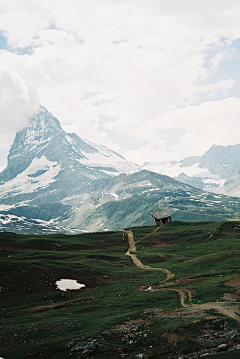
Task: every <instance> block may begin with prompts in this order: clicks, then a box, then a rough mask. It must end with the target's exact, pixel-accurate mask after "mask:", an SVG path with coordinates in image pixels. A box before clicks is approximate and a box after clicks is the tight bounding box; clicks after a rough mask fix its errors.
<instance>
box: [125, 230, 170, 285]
mask: <svg viewBox="0 0 240 359" xmlns="http://www.w3.org/2000/svg"><path fill="white" fill-rule="evenodd" d="M123 232H125V233H127V236H128V244H129V248H128V250H127V252H126V253H125V255H126V256H129V257H131V258H132V261H133V263H134V264H135V265H136V266H137V267H139V268H142V269H147V270H159V271H161V272H163V273H165V274H166V276H167V277H166V279H164V281H163V282H166V281H167V280H168V279H171V278H173V277H174V274H173V273H172V272H170V270H168V269H164V268H153V267H149V266H146V265H145V264H142V262H141V261H140V259H139V258H138V257H137V255H136V254H132V253H131V252H137V248H136V245H135V241H134V236H133V232H132V231H131V230H128V229H125V230H124V231H123ZM145 237H146V236H145ZM145 237H144V238H145Z"/></svg>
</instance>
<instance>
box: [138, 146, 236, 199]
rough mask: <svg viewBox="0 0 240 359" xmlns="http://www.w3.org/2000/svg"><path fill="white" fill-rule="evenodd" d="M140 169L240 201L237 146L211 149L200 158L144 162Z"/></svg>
mask: <svg viewBox="0 0 240 359" xmlns="http://www.w3.org/2000/svg"><path fill="white" fill-rule="evenodd" d="M142 168H143V169H146V170H148V171H153V172H156V173H161V174H165V175H167V176H170V177H172V178H175V179H177V180H179V181H181V182H183V183H187V184H189V185H191V186H194V187H197V188H199V189H202V190H204V191H209V192H215V193H222V194H227V195H231V196H237V197H240V180H239V172H240V144H238V145H233V146H226V147H224V146H212V147H211V148H210V149H209V150H208V151H207V152H205V153H204V154H203V156H201V157H188V158H185V159H183V160H182V161H178V162H176V161H171V162H146V163H144V164H143V167H142Z"/></svg>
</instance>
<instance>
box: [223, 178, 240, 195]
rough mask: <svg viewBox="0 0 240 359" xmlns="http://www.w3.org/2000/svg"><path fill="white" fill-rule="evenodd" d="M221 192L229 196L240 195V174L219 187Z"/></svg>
mask: <svg viewBox="0 0 240 359" xmlns="http://www.w3.org/2000/svg"><path fill="white" fill-rule="evenodd" d="M219 193H223V194H226V195H228V196H235V197H240V174H237V175H236V176H234V177H232V178H231V179H229V180H227V181H226V182H225V183H224V185H223V186H222V187H221V188H220V189H219Z"/></svg>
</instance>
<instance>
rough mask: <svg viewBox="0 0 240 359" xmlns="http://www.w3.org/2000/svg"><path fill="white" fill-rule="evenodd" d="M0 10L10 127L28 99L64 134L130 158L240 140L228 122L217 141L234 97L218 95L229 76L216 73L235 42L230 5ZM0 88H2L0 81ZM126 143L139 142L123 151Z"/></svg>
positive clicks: (45, 5) (153, 2)
mask: <svg viewBox="0 0 240 359" xmlns="http://www.w3.org/2000/svg"><path fill="white" fill-rule="evenodd" d="M0 14H1V15H0V30H2V31H3V33H4V34H5V36H6V37H7V39H8V43H9V45H10V47H11V52H10V51H7V50H5V51H2V52H1V54H0V56H1V62H2V63H5V64H8V65H9V66H10V68H9V70H8V76H9V79H8V81H7V82H9V83H12V84H15V85H12V86H13V89H14V91H13V93H15V94H16V99H18V100H17V102H16V103H19V105H17V107H19V108H20V110H18V111H15V112H13V113H12V115H11V118H14V120H13V122H14V126H12V128H13V130H17V129H18V128H21V127H22V126H23V125H24V123H25V122H24V120H23V118H22V116H23V115H22V114H24V113H26V112H28V108H29V110H31V109H32V108H35V107H36V95H35V93H37V94H38V96H39V100H40V102H41V103H42V104H43V105H44V106H46V107H47V108H49V110H50V111H51V112H53V113H54V114H55V115H56V117H57V118H58V119H59V120H60V122H61V124H62V125H63V126H64V129H65V130H67V131H72V132H77V133H78V134H79V135H81V136H83V137H86V138H88V139H90V140H93V141H96V142H100V143H104V144H105V145H107V146H110V147H111V148H113V149H114V150H121V151H124V152H123V154H126V156H127V157H128V158H129V159H132V160H134V161H136V162H141V161H143V160H150V158H156V157H158V156H164V157H165V158H166V157H169V158H170V157H171V158H172V157H173V158H174V156H175V157H179V156H185V154H187V155H191V154H194V153H197V152H198V154H201V153H199V151H203V150H205V149H207V146H210V145H211V144H213V143H217V144H218V143H219V144H220V143H223V142H224V141H225V142H224V143H226V144H230V143H233V142H240V140H237V134H236V131H235V128H234V127H230V126H229V127H228V129H227V131H228V135H227V136H226V137H225V140H224V141H223V138H222V130H223V127H224V126H225V118H226V117H225V116H228V120H229V121H230V122H231V123H232V124H233V125H234V126H236V118H237V115H238V112H237V111H238V99H237V98H235V99H232V98H229V99H227V97H228V96H229V93H230V90H231V91H233V89H234V88H235V86H236V79H235V78H230V77H226V75H225V74H224V73H218V69H219V65H220V64H221V62H222V61H225V60H228V59H230V58H231V56H234V54H233V53H232V51H231V47H232V44H233V42H234V41H235V40H236V39H238V38H240V22H239V17H240V8H239V3H238V1H237V0H235V1H233V0H230V1H228V2H226V1H223V0H215V1H212V2H208V3H206V2H204V1H198V2H196V0H188V1H186V0H167V1H166V0H149V1H147V2H146V1H145V0H144V1H143V0H138V1H136V0H128V1H126V0H122V1H117V0H111V1H110V0H92V1H87V0H70V1H67V0H51V1H47V0H42V1H41V2H38V1H37V2H32V1H30V0H19V1H18V2H16V1H14V0H3V1H2V2H1V4H0ZM9 49H10V48H9ZM13 49H14V51H13ZM207 62H208V66H206V63H207ZM213 74H214V81H213V80H212V78H213ZM13 79H15V82H14V80H13ZM16 79H17V80H16ZM16 83H17V84H18V85H16ZM4 86H5V87H6V91H9V88H7V86H6V77H5V85H4ZM33 89H34V90H33ZM4 91H5V90H4ZM10 92H12V90H11V91H10ZM23 93H24V94H25V95H24V96H25V97H24V96H23V97H22V95H20V94H23ZM27 93H28V97H27V95H26V94H27ZM231 96H232V92H231ZM13 97H14V96H13ZM13 97H12V100H11V101H13V100H14V98H13ZM224 97H226V100H223V98H224ZM24 98H25V99H24ZM27 98H28V100H26V99H27ZM11 101H10V100H9V104H10V103H11ZM31 102H32V103H31ZM201 102H205V103H202V104H201ZM233 103H234V106H233ZM196 104H197V105H196ZM194 105H195V106H194ZM6 106H7V105H6V104H5V107H3V109H4V108H6V109H5V110H4V111H5V113H7V107H6ZM231 106H233V107H231ZM8 107H9V108H10V111H13V110H11V108H12V109H13V107H12V106H10V105H8ZM1 112H2V111H1ZM9 113H11V112H9ZM19 114H20V115H19ZM4 116H6V115H5V114H4V113H3V115H1V118H3V117H4ZM18 123H19V126H18V125H17V124H18ZM200 124H201V125H203V128H205V129H206V130H205V131H203V130H202V129H199V125H200ZM25 125H26V123H25ZM10 127H11V126H8V125H7V127H6V130H5V132H8V131H9V133H12V132H13V130H12V131H10ZM167 128H168V129H169V131H168V132H165V134H164V135H163V134H162V133H161V129H167ZM179 128H180V129H183V130H184V131H186V132H187V133H186V135H184V136H183V137H182V138H180V140H179V139H178V141H176V143H173V141H171V129H179ZM183 130H181V131H182V132H181V133H179V136H180V135H182V133H185V132H184V131H183ZM112 131H116V132H117V133H118V134H119V138H118V139H117V138H116V136H114V139H113V136H111V135H110V134H111V133H112ZM175 131H177V130H175ZM166 134H168V135H166ZM175 135H176V133H175ZM121 136H122V137H121ZM166 136H168V138H167V137H166ZM126 138H129V141H131V138H132V139H134V141H135V140H137V139H139V142H140V143H144V144H145V143H148V144H147V145H143V146H144V147H142V148H139V149H137V146H135V147H136V149H134V150H133V149H132V147H131V143H130V144H129V147H127V144H126V141H125V140H126ZM196 138H197V140H196ZM226 139H227V140H228V141H229V142H228V143H227V141H226ZM186 149H187V150H186ZM190 151H193V153H191V152H190Z"/></svg>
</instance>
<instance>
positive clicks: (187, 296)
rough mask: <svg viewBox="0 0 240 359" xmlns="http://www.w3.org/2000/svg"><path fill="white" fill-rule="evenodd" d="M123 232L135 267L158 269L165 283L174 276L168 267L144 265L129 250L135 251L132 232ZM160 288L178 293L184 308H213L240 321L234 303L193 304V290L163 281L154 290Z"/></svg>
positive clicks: (238, 309) (239, 309) (128, 252)
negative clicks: (163, 274) (126, 237)
mask: <svg viewBox="0 0 240 359" xmlns="http://www.w3.org/2000/svg"><path fill="white" fill-rule="evenodd" d="M157 230H158V229H157ZM155 231H156V230H155ZM155 231H154V232H155ZM123 232H125V233H126V234H127V236H128V244H129V248H128V250H127V252H126V253H125V255H126V256H129V257H131V258H132V261H133V263H134V264H135V265H136V266H137V267H139V268H141V269H145V270H159V271H161V272H163V273H165V274H166V276H167V277H166V279H165V280H164V281H162V282H161V283H165V282H166V281H167V280H168V279H171V278H173V277H174V274H173V273H172V272H170V271H169V270H168V269H164V268H153V267H150V266H146V265H144V264H143V263H142V262H141V261H140V259H139V258H138V257H137V255H136V254H132V253H131V252H137V248H136V244H135V241H134V236H133V232H132V231H131V230H127V229H125V230H124V231H123ZM151 233H153V232H151ZM151 233H149V234H148V235H150V234H151ZM148 235H146V236H145V237H147V236H148ZM145 237H143V238H145ZM143 238H141V239H143ZM136 243H137V242H136ZM162 289H164V290H166V289H167V290H171V291H174V292H176V293H178V296H179V300H180V304H181V306H182V307H184V308H191V309H196V310H203V311H204V310H211V309H212V310H215V311H217V312H218V313H221V314H223V315H225V316H227V317H229V318H232V319H235V320H236V321H237V322H239V323H240V316H239V315H238V314H237V313H236V311H238V312H240V307H239V306H236V305H235V306H231V305H229V304H228V303H226V302H210V303H203V304H193V303H192V296H193V291H192V290H191V289H186V288H169V287H168V286H167V283H165V284H164V286H163V287H162V288H159V289H156V290H162ZM186 300H188V301H189V303H190V304H186V303H185V301H186Z"/></svg>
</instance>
